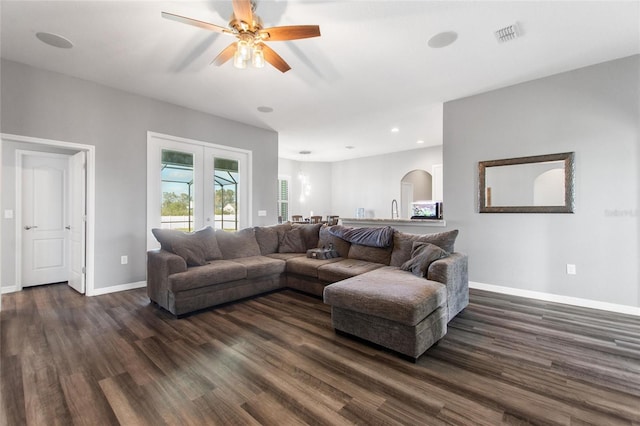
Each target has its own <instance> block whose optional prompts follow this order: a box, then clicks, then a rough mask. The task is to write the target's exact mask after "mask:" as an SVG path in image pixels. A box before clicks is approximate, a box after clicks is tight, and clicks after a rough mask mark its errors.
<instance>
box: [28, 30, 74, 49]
mask: <svg viewBox="0 0 640 426" xmlns="http://www.w3.org/2000/svg"><path fill="white" fill-rule="evenodd" d="M36 37H37V38H38V40H40V41H41V42H43V43H45V44H48V45H49V46H53V47H59V48H60V49H71V48H72V47H73V43H71V42H70V41H69V40H67V39H66V38H64V37H62V36H60V35H57V34H51V33H36Z"/></svg>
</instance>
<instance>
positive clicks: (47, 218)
mask: <svg viewBox="0 0 640 426" xmlns="http://www.w3.org/2000/svg"><path fill="white" fill-rule="evenodd" d="M67 167H68V162H67V157H66V156H63V155H55V154H39V153H38V154H36V153H34V154H33V155H31V154H30V155H25V156H24V157H23V163H22V229H21V233H22V262H21V263H22V280H21V284H22V287H28V286H33V285H40V284H49V283H56V282H62V281H67V280H68V275H69V274H68V265H67V250H66V229H65V225H66V222H67V218H66V209H65V206H66V185H67V175H68V170H67Z"/></svg>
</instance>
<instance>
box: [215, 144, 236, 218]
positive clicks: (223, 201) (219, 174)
mask: <svg viewBox="0 0 640 426" xmlns="http://www.w3.org/2000/svg"><path fill="white" fill-rule="evenodd" d="M239 179H240V174H239V173H238V161H237V160H231V159H227V158H219V157H216V158H214V159H213V181H214V191H215V196H214V201H213V211H214V216H215V219H214V222H215V228H216V229H224V230H228V231H236V230H238V222H239V221H238V213H239V211H238V209H239V206H238V185H239Z"/></svg>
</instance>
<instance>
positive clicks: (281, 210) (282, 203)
mask: <svg viewBox="0 0 640 426" xmlns="http://www.w3.org/2000/svg"><path fill="white" fill-rule="evenodd" d="M278 216H279V219H281V220H282V221H283V222H285V221H287V220H289V181H288V180H286V179H279V180H278Z"/></svg>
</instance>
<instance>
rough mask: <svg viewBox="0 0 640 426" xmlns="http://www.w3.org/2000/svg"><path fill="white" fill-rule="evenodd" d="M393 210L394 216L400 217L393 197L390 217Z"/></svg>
mask: <svg viewBox="0 0 640 426" xmlns="http://www.w3.org/2000/svg"><path fill="white" fill-rule="evenodd" d="M394 207H395V208H394ZM394 212H395V215H396V218H397V219H400V214H399V213H398V202H397V201H396V200H395V198H394V199H393V201H391V219H393V214H394Z"/></svg>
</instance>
